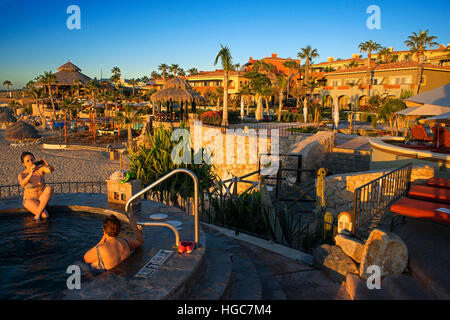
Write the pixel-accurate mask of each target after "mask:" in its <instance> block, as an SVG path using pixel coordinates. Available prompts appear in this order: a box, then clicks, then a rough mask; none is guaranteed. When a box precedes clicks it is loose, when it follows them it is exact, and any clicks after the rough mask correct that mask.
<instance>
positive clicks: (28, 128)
mask: <svg viewBox="0 0 450 320" xmlns="http://www.w3.org/2000/svg"><path fill="white" fill-rule="evenodd" d="M40 137H41V135H40V134H39V132H38V131H37V130H36V128H35V127H33V126H32V125H31V124H28V123H26V122H24V121H17V122H16V123H14V124H13V125H11V126H9V127H8V128H7V129H6V134H5V139H6V140H10V141H24V140H36V139H39V138H40Z"/></svg>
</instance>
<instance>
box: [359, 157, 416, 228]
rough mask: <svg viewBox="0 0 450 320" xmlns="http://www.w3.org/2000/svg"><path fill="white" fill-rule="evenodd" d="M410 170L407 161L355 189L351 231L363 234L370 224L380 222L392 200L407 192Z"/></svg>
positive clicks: (410, 167) (410, 165)
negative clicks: (405, 163)
mask: <svg viewBox="0 0 450 320" xmlns="http://www.w3.org/2000/svg"><path fill="white" fill-rule="evenodd" d="M411 170H412V164H411V163H409V164H407V165H404V166H402V167H400V168H398V169H395V170H393V171H391V172H389V173H387V174H385V175H383V176H381V177H379V178H377V179H375V180H373V181H371V182H369V183H367V184H365V185H362V186H361V187H359V188H357V189H355V193H354V200H353V217H352V221H353V226H352V232H353V233H358V234H364V232H365V231H364V229H367V228H370V224H374V223H379V222H380V219H382V218H383V215H384V213H385V210H386V209H387V208H388V207H389V206H390V205H391V204H392V203H393V202H394V201H396V200H398V199H399V198H401V197H403V196H406V195H407V194H408V191H409V185H410V181H411Z"/></svg>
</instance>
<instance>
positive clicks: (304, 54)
mask: <svg viewBox="0 0 450 320" xmlns="http://www.w3.org/2000/svg"><path fill="white" fill-rule="evenodd" d="M318 56H319V53H318V52H317V49H313V48H312V47H311V46H310V45H308V46H306V48H302V49H300V52H299V53H297V57H299V58H300V59H305V79H304V83H306V82H307V81H308V80H309V78H308V76H309V65H310V64H311V60H312V59H314V58H317V57H318Z"/></svg>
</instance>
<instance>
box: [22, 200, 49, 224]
mask: <svg viewBox="0 0 450 320" xmlns="http://www.w3.org/2000/svg"><path fill="white" fill-rule="evenodd" d="M39 204H40V203H39V201H38V200H34V199H27V200H24V201H23V206H24V207H25V209H27V210H28V211H30V212H31V213H32V214H34V218H35V219H39V217H40V216H41V213H42V217H43V218H47V217H48V213H47V211H45V210H44V211H45V212H42V210H40V209H39Z"/></svg>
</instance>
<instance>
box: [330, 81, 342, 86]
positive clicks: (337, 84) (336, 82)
mask: <svg viewBox="0 0 450 320" xmlns="http://www.w3.org/2000/svg"><path fill="white" fill-rule="evenodd" d="M340 83H341V81H340V80H331V85H332V86H333V87H337V86H339V85H340Z"/></svg>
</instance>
